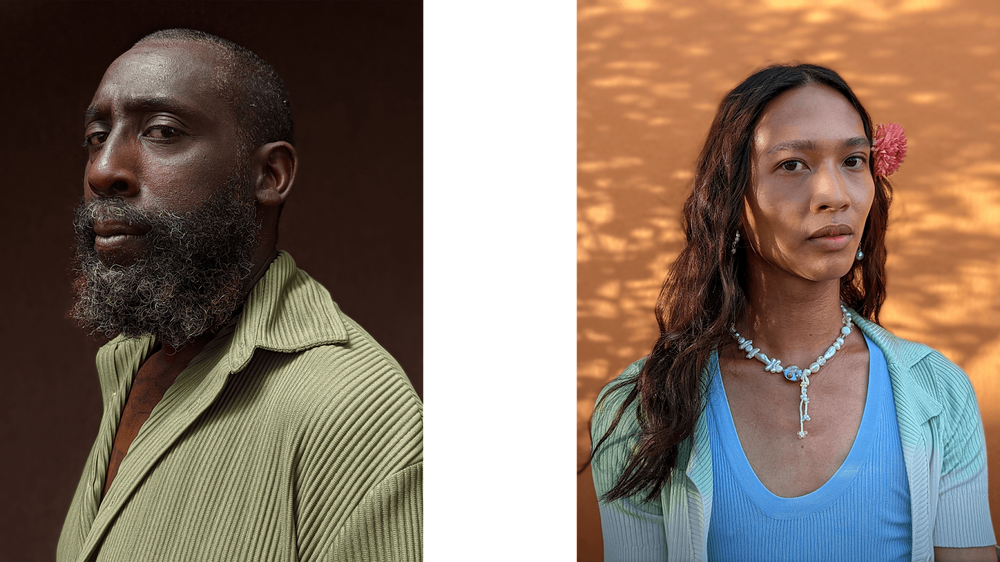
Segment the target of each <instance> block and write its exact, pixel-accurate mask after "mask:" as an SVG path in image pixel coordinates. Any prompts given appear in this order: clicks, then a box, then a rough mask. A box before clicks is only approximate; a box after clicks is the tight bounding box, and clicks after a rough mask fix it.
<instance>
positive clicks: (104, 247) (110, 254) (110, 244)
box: [94, 219, 150, 265]
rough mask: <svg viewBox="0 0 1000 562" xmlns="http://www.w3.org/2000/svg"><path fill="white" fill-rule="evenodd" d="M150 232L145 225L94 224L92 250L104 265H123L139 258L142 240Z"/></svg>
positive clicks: (121, 222)
mask: <svg viewBox="0 0 1000 562" xmlns="http://www.w3.org/2000/svg"><path fill="white" fill-rule="evenodd" d="M149 231H150V227H149V226H147V225H139V224H130V223H127V222H123V221H119V220H113V219H112V220H100V221H96V222H94V234H95V235H96V236H94V249H95V250H97V253H98V256H99V257H100V258H101V261H102V262H105V264H106V265H107V264H110V263H117V264H121V265H125V264H126V263H129V262H132V261H134V260H135V258H137V257H139V255H140V254H141V252H142V248H141V246H142V238H143V236H145V235H146V233H147V232H149Z"/></svg>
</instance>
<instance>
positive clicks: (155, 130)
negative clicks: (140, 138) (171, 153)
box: [146, 125, 181, 139]
mask: <svg viewBox="0 0 1000 562" xmlns="http://www.w3.org/2000/svg"><path fill="white" fill-rule="evenodd" d="M180 135H181V133H180V131H178V130H177V129H175V128H173V127H168V126H166V125H156V126H154V127H150V128H149V130H147V131H146V136H147V137H152V138H154V139H171V138H174V137H179V136H180Z"/></svg>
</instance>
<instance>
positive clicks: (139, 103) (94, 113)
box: [83, 97, 194, 123]
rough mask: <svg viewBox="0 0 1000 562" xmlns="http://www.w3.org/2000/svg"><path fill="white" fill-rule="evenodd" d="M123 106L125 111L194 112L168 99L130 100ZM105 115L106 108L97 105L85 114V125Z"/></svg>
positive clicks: (188, 107) (88, 109)
mask: <svg viewBox="0 0 1000 562" xmlns="http://www.w3.org/2000/svg"><path fill="white" fill-rule="evenodd" d="M122 106H123V109H124V110H125V111H169V112H171V113H178V114H184V113H192V112H193V111H194V110H193V109H192V108H191V107H190V106H187V105H184V104H182V103H180V102H178V101H177V100H175V99H173V98H168V97H152V98H135V99H129V100H126V101H125V102H124V103H123V104H122ZM105 113H107V110H106V109H105V108H103V107H101V106H98V105H96V104H95V105H92V106H90V107H88V108H87V109H86V110H85V111H84V112H83V120H84V122H85V123H86V122H90V121H91V120H93V119H95V118H97V117H100V116H102V115H104V114H105Z"/></svg>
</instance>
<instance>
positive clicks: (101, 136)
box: [83, 132, 108, 146]
mask: <svg viewBox="0 0 1000 562" xmlns="http://www.w3.org/2000/svg"><path fill="white" fill-rule="evenodd" d="M107 138H108V134H107V133H104V132H100V133H91V134H89V135H87V136H86V137H84V139H83V146H98V145H100V144H103V143H104V141H105V140H106V139H107Z"/></svg>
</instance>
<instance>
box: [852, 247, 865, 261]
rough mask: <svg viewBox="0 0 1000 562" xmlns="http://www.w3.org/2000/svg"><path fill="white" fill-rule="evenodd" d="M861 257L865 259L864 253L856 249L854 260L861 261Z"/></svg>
mask: <svg viewBox="0 0 1000 562" xmlns="http://www.w3.org/2000/svg"><path fill="white" fill-rule="evenodd" d="M863 257H865V253H864V252H862V251H861V248H858V253H857V254H856V255H855V256H854V259H856V260H858V261H861V258H863Z"/></svg>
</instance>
